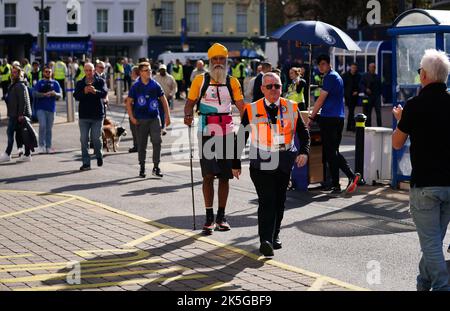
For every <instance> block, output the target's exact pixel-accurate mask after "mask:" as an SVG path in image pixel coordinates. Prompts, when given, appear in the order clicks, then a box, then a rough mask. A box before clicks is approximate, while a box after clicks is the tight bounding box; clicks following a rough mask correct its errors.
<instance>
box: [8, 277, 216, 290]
mask: <svg viewBox="0 0 450 311" xmlns="http://www.w3.org/2000/svg"><path fill="white" fill-rule="evenodd" d="M206 277H208V276H207V275H204V274H191V275H180V276H175V277H157V278H145V279H134V280H127V281H121V282H105V283H96V284H80V285H54V286H40V287H32V288H29V287H23V288H15V289H13V290H14V291H55V290H64V289H65V290H71V289H88V288H99V287H108V286H125V285H133V284H138V283H144V284H148V283H153V282H162V281H165V282H173V281H176V280H195V279H203V278H206Z"/></svg>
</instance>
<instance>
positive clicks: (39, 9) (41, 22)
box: [34, 0, 50, 66]
mask: <svg viewBox="0 0 450 311" xmlns="http://www.w3.org/2000/svg"><path fill="white" fill-rule="evenodd" d="M34 9H35V10H36V11H37V12H38V14H39V45H40V49H41V63H42V66H43V65H44V64H45V63H46V60H47V55H46V54H47V47H46V43H45V27H44V18H45V12H46V11H50V7H49V6H47V7H45V8H44V0H41V7H38V6H35V7H34Z"/></svg>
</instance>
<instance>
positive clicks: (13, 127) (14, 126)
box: [5, 117, 31, 156]
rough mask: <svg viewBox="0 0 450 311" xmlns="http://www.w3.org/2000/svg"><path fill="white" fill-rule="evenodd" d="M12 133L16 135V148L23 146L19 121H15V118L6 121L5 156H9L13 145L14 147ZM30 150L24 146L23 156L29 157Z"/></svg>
mask: <svg viewBox="0 0 450 311" xmlns="http://www.w3.org/2000/svg"><path fill="white" fill-rule="evenodd" d="M14 133H16V142H17V148H19V146H23V138H22V132H21V125H20V123H19V121H18V120H17V117H12V118H11V117H10V118H9V119H8V127H7V128H6V135H7V136H8V146H7V147H6V151H5V153H6V154H7V155H11V152H12V149H13V145H14ZM30 153H31V152H30V148H29V147H27V146H25V155H26V156H29V155H30Z"/></svg>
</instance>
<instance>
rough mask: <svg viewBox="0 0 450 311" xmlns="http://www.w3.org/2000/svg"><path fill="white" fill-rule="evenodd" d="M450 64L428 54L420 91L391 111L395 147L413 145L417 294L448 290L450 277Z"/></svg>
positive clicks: (422, 67)
mask: <svg viewBox="0 0 450 311" xmlns="http://www.w3.org/2000/svg"><path fill="white" fill-rule="evenodd" d="M449 71H450V61H449V59H448V57H447V55H446V54H445V53H444V52H441V51H436V50H434V49H429V50H426V51H425V55H424V56H423V57H422V60H421V62H420V68H419V69H418V72H419V74H420V83H421V85H422V90H421V91H420V93H419V95H418V96H416V97H414V98H412V99H410V100H408V102H407V103H406V105H405V107H404V108H402V107H401V106H397V107H395V108H394V109H393V113H394V116H395V118H396V119H397V121H398V125H397V128H396V129H395V131H394V133H393V134H392V146H393V147H394V149H401V148H402V147H403V145H404V144H405V142H406V140H407V138H408V137H409V138H410V141H411V147H410V152H411V166H412V173H411V190H410V206H411V215H412V218H413V220H414V223H415V225H416V229H417V234H418V235H419V242H420V247H421V249H422V258H421V260H420V263H419V275H418V277H417V290H419V291H428V290H442V291H449V290H450V286H449V272H448V270H447V265H446V262H445V257H444V254H443V251H442V244H443V243H442V242H443V239H444V237H445V233H446V232H447V226H448V224H449V222H450V161H449V159H450V140H449V139H448V137H450V127H449V124H450V95H449V94H448V93H447V85H446V82H447V79H448V74H449Z"/></svg>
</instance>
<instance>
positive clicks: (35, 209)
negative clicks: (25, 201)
mask: <svg viewBox="0 0 450 311" xmlns="http://www.w3.org/2000/svg"><path fill="white" fill-rule="evenodd" d="M74 200H76V199H75V198H69V199H66V200H62V201H59V202H54V203H49V204H45V205H41V206H37V207H32V208H28V209H25V210H22V211H18V212H14V213H8V214H3V215H0V219H3V218H7V217H12V216H17V215H21V214H25V213H29V212H33V211H37V210H40V209H43V208H47V207H52V206H56V205H61V204H64V203H67V202H70V201H74Z"/></svg>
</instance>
